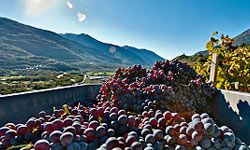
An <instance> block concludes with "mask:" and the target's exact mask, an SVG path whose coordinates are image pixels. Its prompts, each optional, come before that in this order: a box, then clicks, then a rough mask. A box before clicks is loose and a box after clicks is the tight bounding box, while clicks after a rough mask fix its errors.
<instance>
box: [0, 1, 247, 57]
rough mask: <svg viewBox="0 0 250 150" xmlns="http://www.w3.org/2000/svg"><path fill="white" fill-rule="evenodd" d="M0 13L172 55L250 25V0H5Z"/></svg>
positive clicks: (59, 30)
mask: <svg viewBox="0 0 250 150" xmlns="http://www.w3.org/2000/svg"><path fill="white" fill-rule="evenodd" d="M0 16H1V17H8V18H11V19H14V20H17V21H20V22H22V23H25V24H29V25H32V26H35V27H39V28H42V29H48V30H52V31H55V32H57V33H66V32H73V33H87V34H90V35H91V36H93V37H95V38H97V39H98V40H101V41H103V42H107V43H113V44H117V45H130V46H135V47H138V48H147V49H151V50H153V51H154V52H156V53H157V54H159V55H160V56H162V57H164V58H167V59H171V58H173V57H175V56H177V55H180V54H183V53H185V54H194V53H195V52H197V51H199V50H204V49H205V43H206V42H207V40H208V39H209V37H210V34H211V33H212V32H213V31H219V32H220V33H224V34H229V35H230V36H236V35H237V34H239V33H241V32H243V31H245V30H247V29H249V28H250V0H1V1H0Z"/></svg>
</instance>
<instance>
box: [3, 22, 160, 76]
mask: <svg viewBox="0 0 250 150" xmlns="http://www.w3.org/2000/svg"><path fill="white" fill-rule="evenodd" d="M81 35H85V34H81ZM85 38H89V40H81V41H77V40H74V39H69V37H67V38H65V36H62V35H60V34H57V33H55V32H51V31H46V30H42V29H38V28H35V27H32V26H28V25H24V24H22V23H19V22H16V21H13V20H10V19H7V18H0V69H2V70H4V69H8V70H25V69H49V70H56V71H69V70H100V69H101V70H112V69H114V68H116V67H118V66H128V65H132V64H141V65H144V66H148V65H151V64H153V63H154V62H155V61H156V60H163V58H161V57H160V56H158V55H156V54H155V53H153V52H151V51H148V50H140V49H136V48H133V50H127V49H125V48H123V47H119V46H114V45H111V44H105V43H102V42H99V41H97V40H95V39H94V38H92V37H90V36H88V37H87V36H85ZM110 49H111V50H114V49H115V51H110ZM151 55H152V59H150V60H148V59H146V60H145V57H144V56H147V57H151Z"/></svg>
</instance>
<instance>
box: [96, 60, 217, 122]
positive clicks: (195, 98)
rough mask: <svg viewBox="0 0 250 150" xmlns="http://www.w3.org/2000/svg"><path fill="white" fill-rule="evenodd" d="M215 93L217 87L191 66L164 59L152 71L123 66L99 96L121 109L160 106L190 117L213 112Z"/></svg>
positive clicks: (137, 66) (146, 108) (144, 109)
mask: <svg viewBox="0 0 250 150" xmlns="http://www.w3.org/2000/svg"><path fill="white" fill-rule="evenodd" d="M215 92H216V89H215V87H214V86H213V85H212V84H211V83H206V82H205V77H204V76H202V75H198V74H196V73H195V71H194V70H193V69H191V68H190V67H189V66H188V65H186V64H183V63H180V62H177V61H163V62H156V63H155V64H154V66H153V68H152V69H148V70H146V69H144V68H142V67H141V66H140V65H134V66H133V67H130V68H119V69H118V70H117V71H116V73H115V75H114V76H113V77H112V78H111V79H109V80H107V81H106V82H105V83H103V86H102V87H101V89H100V94H99V95H98V96H97V99H98V101H100V102H106V101H113V102H115V103H118V106H119V108H124V109H125V110H128V111H133V112H137V113H139V112H141V111H148V110H149V109H150V108H152V109H154V108H158V109H161V110H169V111H174V112H178V113H179V114H181V116H184V117H185V118H190V117H191V116H192V114H194V113H196V112H208V113H209V112H210V110H211V109H210V107H209V106H210V105H209V103H210V102H211V99H212V97H213V96H214V95H215Z"/></svg>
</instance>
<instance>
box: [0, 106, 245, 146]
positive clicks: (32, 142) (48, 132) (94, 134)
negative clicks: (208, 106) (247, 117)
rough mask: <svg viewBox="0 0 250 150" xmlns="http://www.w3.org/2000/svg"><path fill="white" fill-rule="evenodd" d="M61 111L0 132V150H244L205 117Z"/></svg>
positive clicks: (225, 129) (95, 108) (76, 108)
mask: <svg viewBox="0 0 250 150" xmlns="http://www.w3.org/2000/svg"><path fill="white" fill-rule="evenodd" d="M109 103H110V104H109V105H114V106H106V105H107V103H105V104H104V103H103V104H102V105H101V104H100V103H99V105H100V106H98V105H93V106H92V107H85V106H83V105H80V104H79V105H78V106H74V107H70V106H68V105H64V106H63V107H62V108H60V109H58V110H55V111H54V113H53V114H51V115H49V114H46V113H45V112H44V111H42V112H40V113H39V115H38V116H37V117H32V118H30V119H29V120H28V121H27V122H26V123H25V124H13V123H8V124H6V125H5V126H4V127H2V128H0V137H1V138H0V150H4V149H9V150H10V149H12V150H13V149H21V148H23V149H32V148H33V149H35V150H49V149H51V150H96V149H97V150H123V149H124V150H142V149H145V150H168V149H169V150H185V149H187V150H189V149H190V150H203V149H204V150H205V149H208V150H217V149H224V150H230V149H233V150H249V147H248V146H247V145H246V144H245V143H244V142H242V141H241V140H240V139H239V138H238V137H236V136H235V135H234V133H233V131H232V130H231V129H230V128H228V127H226V126H222V127H219V126H218V125H216V124H215V123H214V121H213V119H211V118H210V117H209V115H208V114H206V113H202V114H194V115H193V116H192V118H191V121H190V122H188V121H185V119H184V118H183V117H181V116H180V115H179V114H178V113H173V112H170V111H161V110H156V111H154V110H153V109H149V111H143V112H142V113H138V114H133V113H130V112H127V111H126V110H124V109H118V107H116V106H115V104H114V103H112V102H109Z"/></svg>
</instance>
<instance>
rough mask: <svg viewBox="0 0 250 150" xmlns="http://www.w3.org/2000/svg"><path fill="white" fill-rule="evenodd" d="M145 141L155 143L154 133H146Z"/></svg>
mask: <svg viewBox="0 0 250 150" xmlns="http://www.w3.org/2000/svg"><path fill="white" fill-rule="evenodd" d="M145 142H146V143H151V144H153V143H154V142H155V138H154V136H153V134H148V135H146V137H145Z"/></svg>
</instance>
